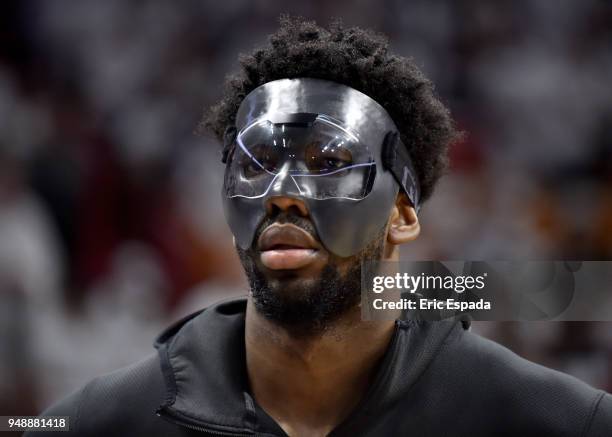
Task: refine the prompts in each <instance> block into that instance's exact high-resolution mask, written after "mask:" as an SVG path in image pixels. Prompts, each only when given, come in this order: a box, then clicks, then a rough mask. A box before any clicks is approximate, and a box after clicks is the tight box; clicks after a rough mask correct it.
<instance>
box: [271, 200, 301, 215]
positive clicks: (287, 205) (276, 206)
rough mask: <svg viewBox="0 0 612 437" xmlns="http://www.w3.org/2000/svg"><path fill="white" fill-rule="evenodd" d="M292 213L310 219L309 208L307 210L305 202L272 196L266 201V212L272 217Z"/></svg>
mask: <svg viewBox="0 0 612 437" xmlns="http://www.w3.org/2000/svg"><path fill="white" fill-rule="evenodd" d="M291 211H293V213H294V214H297V215H299V216H300V217H308V208H306V205H305V204H304V202H302V201H301V200H299V199H296V198H294V197H287V196H272V197H270V198H269V199H268V200H267V201H266V212H267V213H268V215H270V216H274V215H275V214H278V213H280V212H284V213H288V212H291Z"/></svg>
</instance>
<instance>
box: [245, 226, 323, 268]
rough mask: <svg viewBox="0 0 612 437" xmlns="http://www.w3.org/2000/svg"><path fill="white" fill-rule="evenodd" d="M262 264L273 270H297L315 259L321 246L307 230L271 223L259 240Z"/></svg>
mask: <svg viewBox="0 0 612 437" xmlns="http://www.w3.org/2000/svg"><path fill="white" fill-rule="evenodd" d="M257 246H258V248H259V250H260V251H261V255H260V259H261V262H262V264H263V265H264V266H265V267H267V268H269V269H271V270H295V269H299V268H303V267H306V266H307V265H309V264H311V263H312V262H314V261H315V259H316V257H317V253H318V251H319V249H321V246H320V245H319V244H318V243H317V241H316V240H315V239H314V238H313V237H312V236H311V235H310V234H309V233H308V232H306V231H304V230H302V229H300V228H298V227H297V226H295V225H293V224H290V223H285V224H273V225H270V226H269V227H268V228H266V230H265V231H264V232H262V234H261V236H260V237H259V239H258V241H257Z"/></svg>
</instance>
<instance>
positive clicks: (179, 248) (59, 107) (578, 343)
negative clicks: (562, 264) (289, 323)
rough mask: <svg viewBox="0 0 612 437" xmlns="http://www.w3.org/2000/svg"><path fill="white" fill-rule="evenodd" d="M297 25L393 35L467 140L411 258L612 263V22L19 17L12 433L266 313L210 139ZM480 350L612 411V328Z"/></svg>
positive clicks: (1, 42) (12, 92) (4, 344)
mask: <svg viewBox="0 0 612 437" xmlns="http://www.w3.org/2000/svg"><path fill="white" fill-rule="evenodd" d="M296 3H297V2H296ZM282 12H289V13H292V14H296V15H303V16H306V17H309V18H313V19H316V20H317V21H319V22H321V23H327V22H328V21H329V19H330V18H331V17H341V18H343V19H344V22H345V24H346V25H347V26H348V25H359V26H363V27H371V28H374V29H376V30H379V31H381V32H384V33H386V34H387V35H388V36H389V39H390V42H391V47H392V49H393V50H394V51H396V52H398V53H400V54H402V55H405V56H412V57H414V59H415V60H416V62H417V64H418V65H419V66H420V67H421V68H422V69H423V70H424V71H425V72H426V74H427V75H429V77H430V78H431V79H432V80H433V81H434V83H435V84H436V87H437V91H438V93H439V95H440V96H441V98H442V100H443V101H444V102H445V103H447V104H448V105H449V106H450V108H451V110H452V112H453V114H454V116H455V119H456V120H457V121H458V124H459V126H460V127H461V129H463V130H465V131H466V132H467V136H466V138H465V140H463V141H462V142H460V143H458V144H455V145H454V146H453V148H452V150H451V164H452V165H451V169H450V172H449V174H448V175H447V176H445V178H444V179H443V180H442V182H441V184H440V186H439V189H438V191H437V193H436V194H435V195H434V197H433V199H432V200H431V201H430V202H429V203H427V204H426V205H425V207H424V208H423V212H422V215H421V224H422V235H421V237H420V238H419V239H418V241H417V242H415V243H414V244H411V245H408V246H407V247H405V248H404V252H403V256H404V257H406V258H409V259H441V260H476V259H484V260H487V259H490V260H498V259H555V260H560V259H574V260H610V259H612V86H611V84H610V82H611V79H610V78H612V3H610V2H608V1H604V0H601V1H599V0H584V1H580V2H578V1H573V0H559V1H555V2H537V1H527V0H502V1H496V2H491V1H488V0H461V1H457V0H441V1H436V2H431V1H427V0H415V1H404V0H358V1H351V2H349V1H335V2H329V1H323V0H317V1H310V2H300V3H299V4H289V3H288V2H282V1H280V0H279V1H264V0H260V1H249V2H245V1H240V0H225V1H222V2H202V1H196V0H191V1H183V2H180V3H177V2H174V3H173V2H168V1H163V0H139V1H133V2H125V1H121V0H104V1H96V0H83V1H76V0H57V1H53V2H48V1H44V0H24V1H19V2H17V1H14V2H13V1H9V2H3V3H2V5H0V412H1V413H2V414H5V415H6V414H35V413H36V412H38V411H39V410H40V409H41V408H42V407H44V406H46V405H48V404H49V403H50V402H52V401H53V400H55V399H57V398H58V397H61V396H63V395H65V394H67V393H69V392H70V391H72V390H74V389H76V388H77V387H78V386H80V385H81V384H83V383H84V382H85V381H87V380H89V379H91V378H92V377H94V376H96V375H98V374H100V373H103V372H107V371H110V370H113V369H115V368H118V367H121V366H123V365H125V364H128V363H130V362H133V361H135V360H138V359H139V358H140V357H142V356H144V355H145V354H148V353H150V352H151V351H152V348H151V343H152V341H153V339H154V336H155V335H156V334H157V333H158V332H159V331H160V330H161V329H162V328H163V327H164V326H165V325H167V324H168V323H169V322H170V321H172V320H174V319H176V318H178V317H181V316H182V315H185V314H187V313H189V312H191V311H194V310H196V309H198V308H201V307H203V306H205V305H207V304H208V303H210V302H213V301H215V300H217V299H219V298H222V297H228V296H232V295H240V294H244V293H246V290H247V289H246V284H245V282H244V279H243V276H242V273H241V269H240V266H239V263H238V260H237V257H236V256H235V254H234V250H233V247H232V242H231V234H230V233H229V230H228V229H227V228H226V225H225V222H224V219H223V215H222V211H221V203H220V190H221V184H222V171H223V168H222V165H221V163H220V153H219V147H218V145H217V144H216V143H215V141H214V140H213V139H212V138H210V137H207V136H196V135H194V129H195V128H196V126H197V124H198V122H199V120H200V118H201V116H202V113H203V110H204V108H205V107H206V106H208V105H210V104H211V103H213V102H214V101H215V99H217V98H219V97H220V95H221V90H222V87H221V84H222V82H223V79H224V76H225V74H227V73H228V72H230V71H232V70H235V69H236V68H237V65H238V64H237V55H238V53H240V52H246V51H249V50H251V49H252V48H253V47H254V46H257V45H260V44H262V43H264V42H265V37H266V35H267V34H269V33H271V32H273V31H274V29H275V28H276V26H277V18H278V15H279V14H280V13H282ZM610 291H612V290H610ZM475 330H477V331H479V332H482V333H483V334H484V335H487V336H490V337H492V338H494V339H496V340H498V341H501V342H502V343H503V344H506V345H508V346H509V347H511V348H512V349H513V350H515V351H516V352H518V353H520V354H521V355H523V356H526V357H527V358H529V359H532V360H534V361H537V362H540V363H543V364H545V365H548V366H552V367H555V368H557V369H560V370H563V371H566V372H569V373H572V374H574V375H576V376H578V377H580V378H582V379H584V380H586V381H587V382H589V383H591V384H593V385H595V386H597V387H600V388H604V389H607V390H608V391H612V323H604V322H602V323H578V322H574V323H558V322H555V323H543V322H539V323H484V322H481V323H477V324H475Z"/></svg>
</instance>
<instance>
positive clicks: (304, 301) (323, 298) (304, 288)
mask: <svg viewBox="0 0 612 437" xmlns="http://www.w3.org/2000/svg"><path fill="white" fill-rule="evenodd" d="M273 222H277V223H283V222H285V223H286V222H290V223H293V224H295V225H296V226H299V227H301V228H302V229H304V230H306V231H307V232H309V233H311V234H314V232H313V231H314V226H312V223H311V222H310V221H308V220H306V219H304V218H302V217H296V216H287V217H286V218H284V219H283V220H279V217H276V218H275V219H274V220H270V219H266V220H264V222H263V223H262V224H261V225H260V226H259V228H258V232H256V235H255V239H254V241H257V239H258V237H259V235H260V234H261V232H262V231H263V230H264V229H265V228H267V227H268V226H269V225H270V224H271V223H273ZM385 230H386V227H385V228H383V229H381V231H380V232H379V234H378V235H377V237H376V238H375V239H374V240H373V241H372V242H371V243H370V244H369V245H368V246H366V247H365V248H364V249H363V250H362V251H360V252H359V253H358V254H356V255H354V256H351V257H350V258H349V259H350V262H349V263H348V268H347V271H346V272H345V273H344V274H341V273H340V271H339V269H338V267H337V266H336V265H335V263H334V262H333V259H330V263H329V264H328V265H326V266H325V268H324V269H323V271H322V273H321V276H320V277H319V278H318V279H315V280H313V281H308V282H307V283H303V284H300V285H290V286H287V287H290V288H291V290H287V289H286V288H285V289H283V287H284V286H283V285H280V284H279V283H280V281H278V280H274V281H270V280H268V279H267V278H266V276H265V275H264V274H263V272H262V271H261V270H260V269H259V268H258V267H257V264H256V263H255V257H256V256H257V255H258V254H257V252H256V251H255V250H254V249H253V248H251V249H249V250H242V249H240V248H237V251H238V256H239V257H240V261H241V263H242V266H243V268H244V271H245V273H246V275H247V278H248V281H249V285H250V288H251V292H250V295H251V297H252V299H253V303H254V305H255V309H256V310H257V312H258V313H260V314H261V315H263V316H264V317H266V318H267V319H268V320H270V321H272V322H274V323H275V324H277V325H279V326H282V327H283V328H285V329H286V330H288V331H289V332H291V333H292V335H294V336H299V337H314V336H318V335H321V334H322V333H324V332H325V331H326V330H327V329H328V327H329V326H331V325H333V323H334V322H335V321H336V320H338V319H339V318H340V317H341V316H342V315H344V314H346V313H347V312H348V311H349V310H351V309H353V308H355V307H356V306H357V305H359V302H360V299H361V262H362V261H363V260H366V259H367V260H380V259H381V256H382V252H383V248H384V241H385V239H384V237H385ZM332 258H333V255H332ZM271 282H274V283H271Z"/></svg>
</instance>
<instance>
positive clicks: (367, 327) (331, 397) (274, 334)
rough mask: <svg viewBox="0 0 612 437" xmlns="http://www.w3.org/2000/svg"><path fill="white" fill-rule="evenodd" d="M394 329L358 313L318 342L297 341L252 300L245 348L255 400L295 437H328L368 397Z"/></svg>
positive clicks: (347, 316) (338, 323)
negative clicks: (256, 307) (298, 436)
mask: <svg viewBox="0 0 612 437" xmlns="http://www.w3.org/2000/svg"><path fill="white" fill-rule="evenodd" d="M394 325H395V323H394V321H385V322H364V321H362V320H361V309H360V307H355V308H353V309H352V310H351V311H349V312H348V313H347V314H345V315H343V316H342V317H341V318H339V319H338V320H337V321H336V322H335V323H333V324H332V325H331V326H330V327H329V328H328V329H326V330H325V331H324V332H322V333H319V334H317V335H316V336H312V337H305V336H303V335H300V336H295V335H292V333H291V332H290V331H289V330H287V329H285V328H283V327H279V326H278V325H276V324H274V323H273V322H271V321H270V320H268V319H266V318H265V317H263V316H262V315H260V314H259V313H258V312H257V310H256V309H255V306H254V305H253V302H252V300H251V299H249V301H248V304H247V313H246V330H245V342H246V360H247V372H248V376H249V381H250V386H251V391H252V394H253V396H254V397H255V399H256V400H257V402H258V403H259V405H261V407H262V408H263V409H264V410H265V411H266V412H267V413H268V414H269V415H270V416H271V417H273V418H274V419H275V420H276V421H277V423H279V425H280V426H281V427H282V428H283V429H284V430H285V431H286V432H287V433H288V434H289V435H325V434H327V433H329V432H330V431H331V430H332V429H333V428H335V427H336V426H337V425H338V424H339V423H340V422H341V421H342V420H343V419H344V418H346V416H348V414H349V413H350V412H351V410H352V409H353V408H354V407H355V406H356V404H357V403H358V402H359V401H360V400H361V398H362V397H363V395H364V393H365V391H366V389H367V388H368V386H369V384H370V383H371V381H372V379H373V376H374V373H375V371H376V369H377V365H378V363H379V362H380V360H381V359H382V357H383V355H384V353H385V351H386V350H387V347H388V345H389V342H390V340H391V337H392V335H393V332H394Z"/></svg>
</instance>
